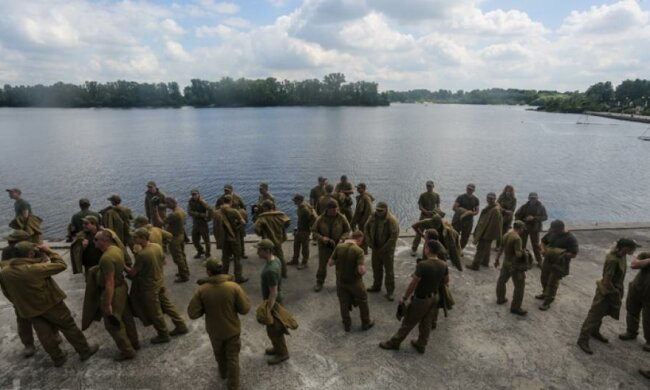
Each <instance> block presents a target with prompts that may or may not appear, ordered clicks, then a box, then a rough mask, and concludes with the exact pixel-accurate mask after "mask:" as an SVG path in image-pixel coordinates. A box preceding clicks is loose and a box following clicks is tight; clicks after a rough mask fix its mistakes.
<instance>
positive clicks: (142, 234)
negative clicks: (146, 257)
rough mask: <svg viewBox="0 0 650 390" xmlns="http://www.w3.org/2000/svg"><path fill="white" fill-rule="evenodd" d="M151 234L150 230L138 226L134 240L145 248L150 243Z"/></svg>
mask: <svg viewBox="0 0 650 390" xmlns="http://www.w3.org/2000/svg"><path fill="white" fill-rule="evenodd" d="M149 234H150V233H149V230H147V229H145V228H138V229H136V230H135V232H133V242H135V243H136V244H138V245H140V246H141V247H143V248H144V247H145V246H147V244H149Z"/></svg>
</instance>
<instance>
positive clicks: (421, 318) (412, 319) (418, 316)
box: [389, 295, 438, 348]
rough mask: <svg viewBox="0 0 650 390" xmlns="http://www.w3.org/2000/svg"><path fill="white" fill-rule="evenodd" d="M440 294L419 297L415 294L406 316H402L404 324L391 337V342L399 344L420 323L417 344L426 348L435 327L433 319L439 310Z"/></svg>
mask: <svg viewBox="0 0 650 390" xmlns="http://www.w3.org/2000/svg"><path fill="white" fill-rule="evenodd" d="M437 306H438V296H437V295H432V296H430V297H427V298H418V297H416V296H413V298H412V299H411V303H410V304H409V305H408V307H407V308H406V313H404V318H402V325H401V326H400V328H399V329H398V330H397V333H395V335H393V337H391V339H390V341H389V342H390V343H391V344H392V345H394V346H399V345H400V344H401V343H402V341H404V339H405V338H406V336H408V334H409V333H411V330H412V329H413V328H414V327H415V325H418V330H419V334H418V339H417V341H416V344H417V345H418V346H419V347H422V348H425V347H426V346H427V343H428V342H429V334H430V333H431V328H432V327H433V319H434V316H435V313H434V312H435V311H437V310H438V307H437Z"/></svg>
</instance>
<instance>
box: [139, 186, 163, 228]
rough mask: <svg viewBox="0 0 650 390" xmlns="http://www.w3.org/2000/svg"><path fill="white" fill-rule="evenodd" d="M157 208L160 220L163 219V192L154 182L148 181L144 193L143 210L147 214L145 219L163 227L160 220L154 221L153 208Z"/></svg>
mask: <svg viewBox="0 0 650 390" xmlns="http://www.w3.org/2000/svg"><path fill="white" fill-rule="evenodd" d="M156 209H157V210H158V214H159V215H160V220H161V221H164V220H165V213H166V212H167V210H166V209H165V194H164V193H163V192H161V191H160V189H159V188H158V186H157V185H156V182H154V181H150V182H148V183H147V191H146V192H145V193H144V211H145V214H146V215H147V219H148V220H149V222H150V223H151V224H153V225H154V226H156V227H159V228H161V227H163V225H162V222H156V220H154V210H156Z"/></svg>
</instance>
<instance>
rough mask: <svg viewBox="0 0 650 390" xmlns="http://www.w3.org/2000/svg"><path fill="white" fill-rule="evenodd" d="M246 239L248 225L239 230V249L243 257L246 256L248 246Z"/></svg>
mask: <svg viewBox="0 0 650 390" xmlns="http://www.w3.org/2000/svg"><path fill="white" fill-rule="evenodd" d="M245 238H246V225H244V226H242V227H241V229H240V230H239V248H240V250H241V257H244V256H246V245H244V239H245Z"/></svg>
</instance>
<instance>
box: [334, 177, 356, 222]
mask: <svg viewBox="0 0 650 390" xmlns="http://www.w3.org/2000/svg"><path fill="white" fill-rule="evenodd" d="M334 192H336V193H337V194H338V197H339V206H340V208H341V213H342V214H343V215H345V218H347V219H348V222H350V221H352V203H353V201H352V196H353V195H354V185H352V183H351V182H349V181H348V177H347V176H345V175H343V176H341V181H340V182H338V183H337V184H336V187H335V188H334Z"/></svg>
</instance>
